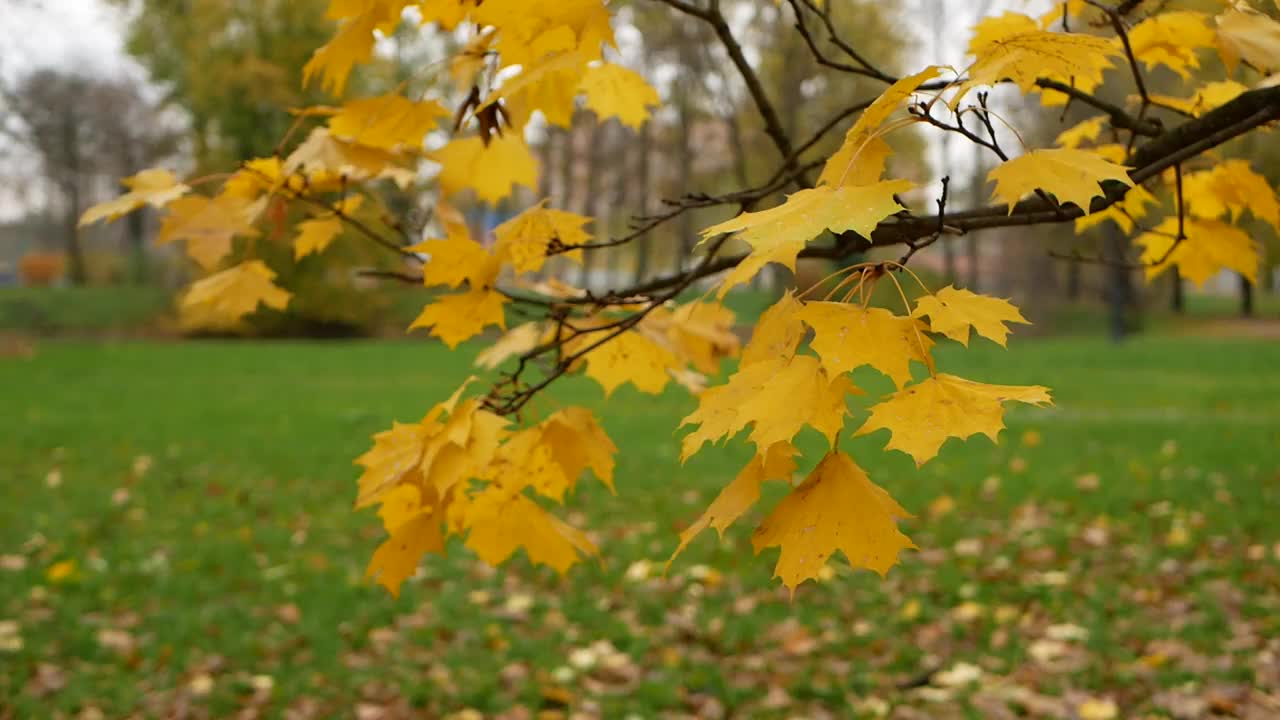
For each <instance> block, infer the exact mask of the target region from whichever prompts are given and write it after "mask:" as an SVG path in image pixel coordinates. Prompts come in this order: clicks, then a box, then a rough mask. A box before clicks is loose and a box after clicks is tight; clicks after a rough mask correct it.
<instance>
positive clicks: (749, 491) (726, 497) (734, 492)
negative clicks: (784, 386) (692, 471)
mask: <svg viewBox="0 0 1280 720" xmlns="http://www.w3.org/2000/svg"><path fill="white" fill-rule="evenodd" d="M795 454H796V449H795V448H794V447H792V446H791V444H790V443H778V444H777V445H774V446H772V447H770V448H769V449H768V450H766V451H765V452H764V453H763V454H760V455H756V456H755V457H753V458H751V462H749V463H747V466H746V467H745V468H743V469H742V472H740V473H738V476H737V477H735V478H734V479H733V482H731V483H729V484H728V485H726V486H725V487H724V489H723V490H721V491H720V494H719V495H717V496H716V499H715V500H713V501H711V505H709V506H708V507H707V509H706V510H705V511H703V513H702V514H701V515H700V516H698V519H697V520H694V521H693V524H692V525H690V526H689V527H687V528H685V529H684V530H683V531H682V532H681V533H680V545H679V546H678V547H676V550H675V552H673V553H671V557H670V558H668V559H667V568H668V569H670V568H671V563H672V561H674V560H675V559H676V557H677V556H679V555H680V553H682V552H684V549H685V548H686V547H688V546H689V543H691V542H693V539H694V538H696V537H697V536H698V535H699V533H701V532H702V531H703V530H706V529H707V528H709V527H710V528H715V530H716V532H718V533H720V537H721V538H723V537H724V531H725V530H726V529H728V527H729V526H730V525H732V524H733V523H734V521H736V520H737V519H738V518H740V517H742V514H743V513H745V512H746V511H748V510H750V509H751V506H752V505H755V504H756V501H757V500H759V499H760V486H761V485H763V484H764V483H765V482H767V481H769V480H789V479H791V475H792V473H794V472H795V471H796V462H795V459H794V456H795Z"/></svg>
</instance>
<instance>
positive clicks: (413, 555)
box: [365, 511, 444, 597]
mask: <svg viewBox="0 0 1280 720" xmlns="http://www.w3.org/2000/svg"><path fill="white" fill-rule="evenodd" d="M441 522H442V519H441V517H440V514H439V513H438V512H430V511H429V512H422V513H418V514H417V515H415V516H413V517H412V518H410V519H408V520H407V521H405V522H404V523H402V524H401V525H400V526H399V527H397V528H396V529H395V530H394V531H392V533H391V536H390V537H388V538H387V539H386V540H385V541H383V543H382V545H380V546H378V549H377V550H376V551H374V553H373V557H372V558H371V559H370V560H369V568H368V569H367V570H366V571H365V577H366V578H374V579H376V580H377V582H378V584H379V585H382V586H383V587H385V588H386V589H387V590H388V591H389V592H390V593H391V594H392V595H393V596H395V597H400V586H401V584H403V583H404V581H405V580H406V579H408V578H409V577H410V576H411V575H413V574H414V573H415V572H417V570H418V563H419V562H420V561H421V560H422V556H423V555H425V554H427V553H436V554H440V555H443V554H444V533H443V532H442V530H441Z"/></svg>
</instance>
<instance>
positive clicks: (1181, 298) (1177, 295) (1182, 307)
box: [1169, 267, 1187, 315]
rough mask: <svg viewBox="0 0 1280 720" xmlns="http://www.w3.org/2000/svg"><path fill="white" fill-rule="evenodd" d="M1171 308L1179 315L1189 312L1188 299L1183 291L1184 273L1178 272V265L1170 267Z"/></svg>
mask: <svg viewBox="0 0 1280 720" xmlns="http://www.w3.org/2000/svg"><path fill="white" fill-rule="evenodd" d="M1169 289H1170V290H1171V292H1170V293H1169V309H1170V310H1172V311H1173V312H1174V314H1177V315H1185V314H1186V312H1187V299H1186V295H1185V294H1184V293H1183V291H1182V273H1180V272H1178V268H1177V267H1173V268H1170V269H1169Z"/></svg>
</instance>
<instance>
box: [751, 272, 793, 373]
mask: <svg viewBox="0 0 1280 720" xmlns="http://www.w3.org/2000/svg"><path fill="white" fill-rule="evenodd" d="M803 307H804V305H803V304H802V303H801V302H800V301H799V300H797V299H796V296H795V295H794V294H793V293H792V292H791V291H790V290H788V291H786V292H785V293H783V294H782V297H781V298H778V301H777V302H775V303H774V304H773V305H770V306H769V309H768V310H765V311H764V312H763V313H762V314H761V315H760V319H759V320H757V321H756V326H755V328H754V329H752V331H751V341H750V342H748V343H747V346H746V347H745V348H743V350H742V361H741V365H740V367H746V366H748V365H755V364H757V363H760V362H769V361H775V360H787V359H789V358H790V357H791V356H792V355H795V353H796V348H797V347H799V345H800V340H801V339H802V338H804V333H805V329H804V322H803V321H802V320H801V319H800V312H801V309H802V308H803Z"/></svg>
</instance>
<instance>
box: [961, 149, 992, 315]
mask: <svg viewBox="0 0 1280 720" xmlns="http://www.w3.org/2000/svg"><path fill="white" fill-rule="evenodd" d="M984 170H985V168H984V166H983V164H982V148H981V147H979V146H977V145H974V146H973V177H972V178H970V180H969V207H982V205H983V201H984V200H986V189H987V183H986V178H987V175H986V172H984ZM964 243H965V245H964V247H965V254H966V255H967V256H968V260H969V278H968V280H966V281H965V282H966V283H967V284H968V286H969V289H970V290H972V291H973V292H978V282H979V279H980V277H981V273H982V268H981V267H979V252H978V235H977V234H976V233H969V234H968V235H965V238H964Z"/></svg>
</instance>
